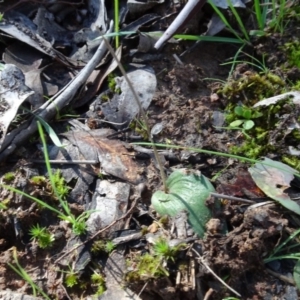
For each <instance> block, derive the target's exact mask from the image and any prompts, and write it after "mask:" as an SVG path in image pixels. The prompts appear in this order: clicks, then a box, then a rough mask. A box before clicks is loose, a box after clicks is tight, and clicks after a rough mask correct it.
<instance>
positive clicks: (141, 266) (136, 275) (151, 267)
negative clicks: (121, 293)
mask: <svg viewBox="0 0 300 300" xmlns="http://www.w3.org/2000/svg"><path fill="white" fill-rule="evenodd" d="M128 264H132V265H135V268H134V270H133V271H130V272H128V273H127V274H126V276H125V280H126V281H128V282H135V281H139V280H148V279H150V278H159V277H162V276H169V273H168V271H167V270H166V269H165V268H164V267H163V266H162V261H161V257H159V256H152V255H150V254H149V253H146V254H144V255H137V256H136V257H135V258H134V261H130V262H128Z"/></svg>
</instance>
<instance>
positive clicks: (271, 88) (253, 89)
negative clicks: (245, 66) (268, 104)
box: [219, 72, 285, 106]
mask: <svg viewBox="0 0 300 300" xmlns="http://www.w3.org/2000/svg"><path fill="white" fill-rule="evenodd" d="M284 86H285V82H284V81H283V80H282V79H281V78H280V77H279V76H277V75H275V74H272V73H266V74H258V73H256V72H248V73H247V74H246V75H243V76H242V77H241V78H239V79H237V80H230V81H229V82H228V83H227V84H225V85H224V87H223V88H222V89H221V90H220V91H219V93H221V94H222V95H223V97H226V98H227V99H229V100H230V102H231V104H233V103H237V102H238V101H241V99H247V101H246V102H247V105H249V106H253V105H254V104H255V103H257V102H258V101H259V100H262V99H263V98H267V97H272V96H274V95H278V94H280V93H282V92H283V91H284Z"/></svg>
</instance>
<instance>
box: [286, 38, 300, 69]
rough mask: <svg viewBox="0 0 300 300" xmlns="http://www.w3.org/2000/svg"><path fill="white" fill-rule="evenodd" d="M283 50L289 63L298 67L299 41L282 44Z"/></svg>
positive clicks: (299, 62)
mask: <svg viewBox="0 0 300 300" xmlns="http://www.w3.org/2000/svg"><path fill="white" fill-rule="evenodd" d="M283 50H284V52H285V53H286V55H287V59H288V63H289V65H290V66H296V67H298V68H300V42H299V40H296V41H293V42H291V43H286V44H284V46H283Z"/></svg>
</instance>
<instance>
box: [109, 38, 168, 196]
mask: <svg viewBox="0 0 300 300" xmlns="http://www.w3.org/2000/svg"><path fill="white" fill-rule="evenodd" d="M103 40H104V42H105V45H106V47H107V49H108V50H109V52H110V53H111V55H112V56H113V58H114V60H115V61H116V62H117V64H118V67H119V69H120V71H121V73H122V75H123V76H124V78H125V80H126V81H127V84H128V86H129V88H130V90H131V91H132V94H133V96H134V99H135V101H136V103H137V105H138V107H139V110H140V112H141V114H142V117H143V119H144V122H145V125H146V128H147V134H148V137H149V139H150V142H151V146H152V147H153V153H154V156H155V159H156V161H157V163H158V165H159V171H160V176H161V180H162V182H163V186H164V191H165V193H167V192H168V188H167V184H166V181H167V178H166V174H165V172H164V168H163V165H162V163H161V160H160V157H159V155H158V152H157V149H156V146H155V145H154V140H153V138H152V134H151V130H150V126H149V123H148V118H147V115H146V113H145V110H144V109H143V107H142V105H141V102H140V99H139V97H138V95H137V93H136V91H135V89H134V87H133V85H132V83H131V81H130V80H129V78H128V76H127V74H126V72H125V70H124V68H123V66H122V64H121V62H120V61H119V59H118V57H117V56H116V54H115V52H114V49H113V48H112V47H111V45H110V43H109V42H108V41H107V40H106V38H105V37H103Z"/></svg>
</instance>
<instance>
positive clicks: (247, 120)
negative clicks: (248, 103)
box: [229, 106, 262, 130]
mask: <svg viewBox="0 0 300 300" xmlns="http://www.w3.org/2000/svg"><path fill="white" fill-rule="evenodd" d="M234 113H235V114H236V115H237V116H239V117H241V118H242V119H238V120H235V121H233V122H231V123H230V124H229V127H239V126H242V127H243V129H244V130H250V129H252V128H253V127H254V125H255V123H254V122H253V121H252V119H254V118H259V117H261V116H262V113H260V112H253V111H252V110H251V109H249V108H247V107H243V106H236V107H235V108H234Z"/></svg>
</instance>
